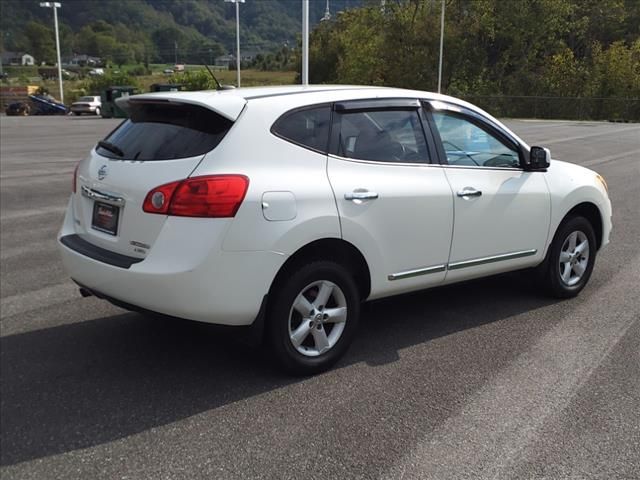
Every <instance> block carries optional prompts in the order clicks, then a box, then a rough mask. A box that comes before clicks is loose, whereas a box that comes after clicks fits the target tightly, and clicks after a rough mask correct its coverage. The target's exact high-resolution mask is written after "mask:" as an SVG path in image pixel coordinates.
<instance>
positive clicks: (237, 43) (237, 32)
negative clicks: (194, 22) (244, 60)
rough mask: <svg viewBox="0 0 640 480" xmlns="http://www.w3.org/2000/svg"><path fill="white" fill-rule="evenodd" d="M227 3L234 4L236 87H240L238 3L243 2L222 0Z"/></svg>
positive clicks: (242, 0)
mask: <svg viewBox="0 0 640 480" xmlns="http://www.w3.org/2000/svg"><path fill="white" fill-rule="evenodd" d="M224 1H225V2H227V3H235V4H236V72H237V77H238V78H237V81H238V88H240V4H241V3H244V0H224Z"/></svg>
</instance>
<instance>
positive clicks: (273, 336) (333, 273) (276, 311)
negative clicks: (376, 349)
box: [267, 260, 360, 375]
mask: <svg viewBox="0 0 640 480" xmlns="http://www.w3.org/2000/svg"><path fill="white" fill-rule="evenodd" d="M321 282H324V283H321ZM315 284H319V285H315ZM325 284H326V285H328V287H327V288H329V289H330V291H331V294H330V296H329V297H328V298H329V300H328V301H327V305H326V306H325V305H316V304H315V299H316V298H317V295H318V294H319V293H320V288H321V286H324V285H325ZM336 287H337V288H336ZM314 292H315V294H316V296H315V297H314V296H313V295H314ZM303 293H304V296H305V299H307V300H308V301H309V302H310V305H311V306H312V307H313V310H312V311H313V312H314V314H313V315H307V316H306V317H302V315H301V314H300V313H299V312H298V311H297V310H296V309H294V307H293V305H294V302H295V301H296V299H297V298H298V296H299V295H302V294H303ZM343 303H344V304H345V306H346V320H345V321H344V326H343V327H341V331H338V330H336V331H335V332H334V330H333V329H334V328H338V327H339V326H340V325H341V324H342V323H343V322H337V323H331V322H329V321H326V320H325V319H324V318H321V317H322V313H323V312H324V310H325V309H327V310H326V311H329V310H328V309H332V311H337V308H343V307H342V304H343ZM320 307H322V308H320ZM309 313H311V312H309ZM267 315H268V317H267V339H268V342H269V345H270V347H271V350H272V352H273V353H274V355H275V358H276V359H277V361H278V362H279V364H280V365H281V366H282V367H283V368H284V369H285V370H286V371H288V372H289V373H293V374H296V375H313V374H316V373H320V372H322V371H325V370H327V369H329V368H330V367H331V366H333V365H334V364H335V363H336V362H337V361H338V360H339V359H340V357H342V356H343V355H344V353H345V352H346V351H347V349H348V347H349V345H350V344H351V342H352V341H353V339H354V337H355V333H356V329H357V326H358V318H359V316H360V298H359V295H358V288H357V286H356V284H355V282H354V280H353V278H352V276H351V275H350V274H349V272H348V271H347V270H346V269H345V268H344V267H343V266H341V265H340V264H338V263H335V262H332V261H327V260H321V261H314V262H312V263H309V264H307V265H304V266H302V267H300V268H299V269H298V270H296V271H294V272H293V273H292V274H291V275H286V276H285V277H284V278H283V279H282V281H280V282H279V283H278V284H277V285H274V288H273V290H272V292H271V295H270V298H269V308H268V313H267ZM317 315H320V317H318V316H317ZM324 317H325V318H326V317H328V315H326V314H325V315H324ZM325 321H326V323H325ZM298 322H299V323H298ZM303 322H308V323H306V324H307V325H308V326H309V327H308V328H309V333H307V334H306V335H307V336H306V337H304V342H302V343H301V344H300V345H299V346H297V347H296V346H294V343H293V340H292V338H291V335H292V332H293V331H296V330H297V329H298V328H300V327H301V326H302V324H303ZM312 324H313V325H314V327H317V329H318V332H315V331H314V328H312V327H311V326H310V325H312ZM317 324H320V326H317ZM303 330H304V328H303ZM320 331H321V332H320ZM316 334H317V335H322V334H324V336H325V337H326V338H327V339H331V337H332V336H334V337H336V338H335V343H334V344H333V345H331V347H329V348H328V350H326V351H321V350H322V349H321V348H317V343H316ZM303 335H304V333H303ZM327 341H329V340H327ZM300 350H304V351H305V353H301V351H300ZM311 355H316V356H311Z"/></svg>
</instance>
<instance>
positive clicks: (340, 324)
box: [289, 280, 347, 357]
mask: <svg viewBox="0 0 640 480" xmlns="http://www.w3.org/2000/svg"><path fill="white" fill-rule="evenodd" d="M346 322H347V300H346V297H345V294H344V292H343V291H342V290H341V289H340V287H339V286H338V285H336V284H335V283H333V282H330V281H328V280H319V281H315V282H313V283H310V284H309V285H307V286H306V287H304V288H303V289H302V290H301V291H300V293H298V295H297V296H296V298H295V300H294V302H293V305H292V307H291V309H290V311H289V339H290V340H291V343H292V345H293V347H294V348H295V349H296V350H297V351H298V352H299V353H301V354H302V355H305V356H307V357H317V356H319V355H322V354H323V353H325V352H327V351H329V350H331V348H333V347H334V346H335V345H336V343H337V342H338V340H339V339H340V337H341V336H342V333H343V332H344V329H345V326H346Z"/></svg>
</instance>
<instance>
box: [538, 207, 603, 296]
mask: <svg viewBox="0 0 640 480" xmlns="http://www.w3.org/2000/svg"><path fill="white" fill-rule="evenodd" d="M575 232H577V234H578V235H579V237H578V238H582V239H583V240H586V241H587V242H588V258H587V259H586V260H583V261H582V264H583V266H582V267H581V268H584V272H583V273H582V274H581V276H579V278H578V273H577V272H576V271H574V268H575V267H573V266H572V265H571V262H573V261H576V263H580V255H578V254H576V258H574V259H572V260H570V261H567V262H564V263H563V266H562V267H561V265H560V255H561V254H563V247H567V245H568V244H567V242H569V237H570V236H571V235H573V234H574V233H575ZM596 249H597V247H596V235H595V232H594V231H593V226H592V225H591V223H590V222H589V220H587V219H586V218H584V217H579V216H575V217H568V218H567V219H565V220H564V221H563V222H562V224H560V227H558V230H557V231H556V234H555V235H554V237H553V241H552V243H551V246H550V247H549V252H548V254H547V258H546V259H545V261H544V263H543V264H542V265H540V267H538V277H539V281H540V283H541V286H542V288H543V289H544V290H545V291H546V293H547V294H549V295H551V296H552V297H555V298H571V297H575V296H576V295H578V294H579V293H580V292H581V291H582V289H583V288H584V287H585V285H586V284H587V282H588V281H589V278H590V277H591V272H592V271H593V266H594V264H595V260H596ZM566 253H569V252H568V250H567V252H566ZM563 258H564V259H566V256H563ZM582 258H584V257H582ZM577 266H578V267H580V265H577ZM567 268H568V272H569V273H568V276H569V277H570V281H569V282H567V281H566V280H565V279H563V276H562V273H563V272H565V273H566V272H567ZM572 275H573V277H572ZM565 278H566V275H565Z"/></svg>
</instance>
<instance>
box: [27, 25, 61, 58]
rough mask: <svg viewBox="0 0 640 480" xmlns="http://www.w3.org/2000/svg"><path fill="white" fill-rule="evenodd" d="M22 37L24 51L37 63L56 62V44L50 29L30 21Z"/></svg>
mask: <svg viewBox="0 0 640 480" xmlns="http://www.w3.org/2000/svg"><path fill="white" fill-rule="evenodd" d="M24 35H25V38H26V45H25V50H26V51H27V52H28V53H30V54H31V55H33V57H34V58H35V59H36V61H37V62H46V63H55V62H56V44H55V37H54V33H53V30H52V29H50V28H48V27H45V26H44V25H42V24H41V23H38V22H34V21H31V22H29V23H27V25H26V27H25V29H24Z"/></svg>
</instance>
